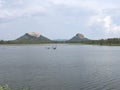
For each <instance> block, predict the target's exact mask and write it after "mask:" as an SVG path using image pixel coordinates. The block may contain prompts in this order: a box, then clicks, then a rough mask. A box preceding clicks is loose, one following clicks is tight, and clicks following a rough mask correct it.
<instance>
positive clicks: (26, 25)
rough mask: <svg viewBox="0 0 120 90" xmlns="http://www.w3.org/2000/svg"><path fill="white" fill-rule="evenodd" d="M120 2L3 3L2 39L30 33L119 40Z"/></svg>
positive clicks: (49, 0)
mask: <svg viewBox="0 0 120 90" xmlns="http://www.w3.org/2000/svg"><path fill="white" fill-rule="evenodd" d="M119 4H120V0H0V40H14V39H16V38H18V37H20V36H22V35H24V34H25V33H28V32H38V33H40V34H42V35H44V36H46V37H48V38H50V39H70V38H72V37H73V36H74V35H75V34H77V33H82V34H84V35H85V36H86V37H87V38H89V39H102V38H103V39H105V38H120V20H119V19H120V5H119Z"/></svg>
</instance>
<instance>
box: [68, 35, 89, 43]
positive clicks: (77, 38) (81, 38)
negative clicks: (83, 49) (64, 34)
mask: <svg viewBox="0 0 120 90" xmlns="http://www.w3.org/2000/svg"><path fill="white" fill-rule="evenodd" d="M87 40H89V39H88V38H86V37H85V36H84V35H83V34H80V33H78V34H76V35H75V36H74V37H72V38H71V39H70V40H68V41H69V42H81V41H87Z"/></svg>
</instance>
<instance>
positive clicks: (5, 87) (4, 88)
mask: <svg viewBox="0 0 120 90" xmlns="http://www.w3.org/2000/svg"><path fill="white" fill-rule="evenodd" d="M0 90H14V89H12V88H10V87H9V86H8V85H7V84H6V85H3V86H0ZM19 90H30V89H29V88H24V89H19Z"/></svg>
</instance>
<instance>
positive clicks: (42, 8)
mask: <svg viewBox="0 0 120 90" xmlns="http://www.w3.org/2000/svg"><path fill="white" fill-rule="evenodd" d="M54 5H55V6H60V5H64V6H66V7H71V8H78V9H79V8H82V9H87V10H93V11H95V12H100V11H101V10H103V9H110V8H116V7H117V6H116V4H113V3H111V2H109V3H108V2H105V1H101V0H99V1H98V0H44V1H43V0H11V1H9V0H4V1H3V0H0V18H14V17H15V18H16V17H22V16H31V15H34V14H37V13H45V12H47V11H48V12H49V9H54V7H53V6H54Z"/></svg>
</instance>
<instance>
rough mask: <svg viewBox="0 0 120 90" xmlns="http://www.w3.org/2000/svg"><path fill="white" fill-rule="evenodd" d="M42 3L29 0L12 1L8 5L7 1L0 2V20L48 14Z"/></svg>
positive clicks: (0, 0)
mask: <svg viewBox="0 0 120 90" xmlns="http://www.w3.org/2000/svg"><path fill="white" fill-rule="evenodd" d="M39 3H40V2H37V0H36V2H29V1H28V0H26V1H23V0H17V1H15V0H12V1H11V2H10V4H9V5H8V2H7V1H4V3H3V1H2V0H0V19H11V18H18V17H24V16H31V15H35V14H39V13H46V11H47V10H46V7H44V4H43V3H42V5H40V4H39Z"/></svg>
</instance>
